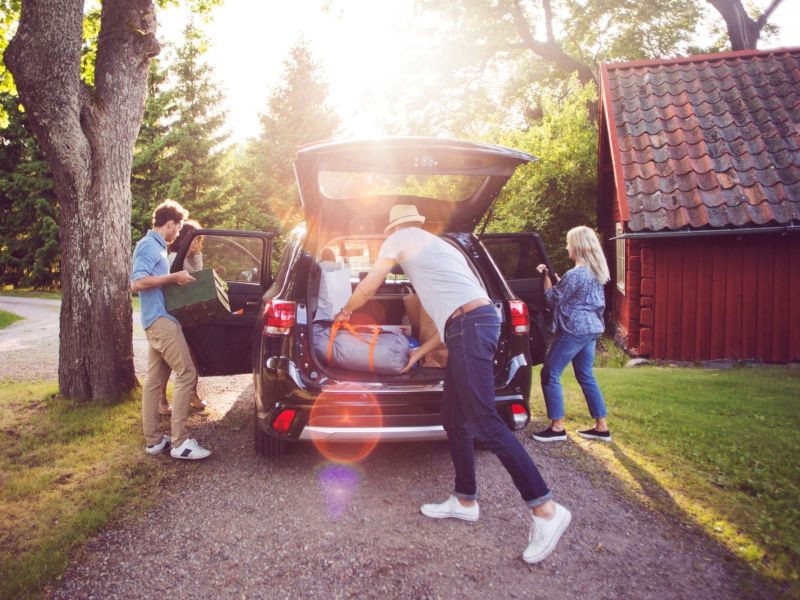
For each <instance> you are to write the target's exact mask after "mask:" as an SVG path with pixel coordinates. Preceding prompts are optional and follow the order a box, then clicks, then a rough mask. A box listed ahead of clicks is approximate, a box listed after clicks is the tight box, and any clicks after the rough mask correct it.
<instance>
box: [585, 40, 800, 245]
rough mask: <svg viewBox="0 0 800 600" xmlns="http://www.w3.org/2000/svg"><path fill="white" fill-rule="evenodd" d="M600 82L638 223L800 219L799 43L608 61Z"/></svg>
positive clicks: (618, 171) (621, 187)
mask: <svg viewBox="0 0 800 600" xmlns="http://www.w3.org/2000/svg"><path fill="white" fill-rule="evenodd" d="M601 85H602V98H601V110H602V111H603V116H602V118H603V120H604V121H603V125H602V126H603V127H606V128H607V131H608V139H609V140H610V142H611V156H612V161H613V167H614V179H615V182H616V189H617V201H618V202H619V209H620V213H621V215H622V218H623V220H625V221H628V228H629V230H631V231H646V230H649V231H658V230H661V229H683V228H686V227H691V228H698V227H706V228H707V227H731V226H736V227H740V226H753V225H764V224H783V223H789V222H791V221H793V220H800V48H790V49H778V50H768V51H742V52H727V53H723V54H707V55H703V56H689V57H684V58H677V59H670V60H655V61H637V62H631V63H616V64H605V65H601ZM601 139H602V138H601Z"/></svg>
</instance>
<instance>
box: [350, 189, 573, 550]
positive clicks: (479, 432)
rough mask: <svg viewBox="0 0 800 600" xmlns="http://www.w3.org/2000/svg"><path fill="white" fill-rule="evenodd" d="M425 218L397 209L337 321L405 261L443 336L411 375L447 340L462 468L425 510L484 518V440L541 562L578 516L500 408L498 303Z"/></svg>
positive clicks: (454, 451) (448, 413) (451, 432)
mask: <svg viewBox="0 0 800 600" xmlns="http://www.w3.org/2000/svg"><path fill="white" fill-rule="evenodd" d="M424 222H425V217H424V216H422V215H420V214H419V212H418V211H417V207H416V206H414V205H411V204H398V205H396V206H393V207H392V209H391V211H390V213H389V224H388V225H387V226H386V229H385V230H384V231H385V233H386V234H388V237H387V238H386V240H385V241H384V243H383V245H382V246H381V249H380V252H379V253H378V260H377V261H376V262H375V265H374V266H373V267H372V270H371V271H370V272H369V274H368V275H367V276H366V277H365V278H364V279H363V281H361V283H359V285H358V287H356V289H355V291H354V292H353V295H352V296H350V299H349V300H348V301H347V303H346V304H345V305H344V307H343V308H342V310H341V312H339V313H338V314H337V315H336V316H335V317H334V319H335V320H336V321H346V320H348V319H349V318H350V316H351V315H352V314H353V311H354V310H356V309H358V308H360V307H361V306H363V305H364V304H365V303H366V301H367V300H369V298H371V297H372V295H373V294H374V293H375V291H376V290H377V289H378V288H379V287H380V285H381V284H382V283H383V282H384V281H385V279H386V275H387V274H388V273H389V272H390V271H391V270H392V268H393V267H394V265H395V264H398V263H399V264H400V267H401V268H402V269H403V272H404V273H405V274H406V276H407V277H408V278H409V280H410V281H411V283H412V285H413V286H414V288H415V289H416V291H417V294H418V295H419V299H420V302H421V304H422V306H423V308H424V309H425V311H426V312H427V313H428V314H429V315H430V316H431V318H432V319H433V322H434V323H435V325H436V329H437V335H434V336H432V337H431V339H429V340H426V341H425V343H423V344H422V346H420V347H419V348H417V349H416V350H414V351H412V352H411V355H410V357H409V360H408V364H407V365H406V367H405V369H404V372H405V371H408V369H410V368H411V367H412V366H413V365H414V364H415V363H416V362H417V361H418V360H420V359H421V358H422V357H423V356H425V354H427V353H428V352H430V351H431V350H432V349H433V348H435V347H437V346H438V345H439V344H440V343H441V342H440V340H441V339H444V340H445V343H446V344H447V349H448V359H447V367H446V373H445V380H444V398H443V401H442V421H443V423H444V427H445V430H446V431H447V439H448V441H449V443H450V452H451V455H452V459H453V466H454V468H455V488H454V491H453V493H452V494H451V496H450V497H449V498H448V499H447V500H446V501H444V502H442V503H441V504H424V505H423V506H422V507H421V511H422V514H424V515H425V516H427V517H432V518H434V519H444V518H455V519H462V520H465V521H477V520H478V517H479V514H480V513H479V508H478V502H477V483H476V480H475V453H474V441H473V440H474V439H477V440H479V441H480V442H481V443H482V444H483V445H485V446H486V447H487V448H488V449H489V450H491V451H492V452H494V453H495V455H497V457H498V458H499V459H500V461H501V462H502V463H503V466H504V467H505V468H506V470H507V471H508V473H509V474H510V475H511V478H512V479H513V481H514V485H516V486H517V489H518V490H519V492H520V494H521V495H522V499H523V500H524V501H525V503H526V504H527V505H528V506H529V507H530V509H531V521H532V524H531V528H530V533H529V536H528V546H527V548H526V549H525V551H524V553H523V555H522V556H523V559H524V560H525V561H527V562H529V563H536V562H539V561H541V560H544V559H545V558H546V557H547V556H548V555H549V554H550V553H551V552H552V551H553V550H554V549H555V547H556V544H557V543H558V540H559V539H560V538H561V535H562V533H563V532H564V530H565V529H566V528H567V526H568V525H569V522H570V519H571V514H570V512H569V511H568V510H567V509H566V508H564V507H563V506H561V505H560V504H557V503H556V502H554V501H553V494H552V493H551V492H550V490H549V489H548V487H547V484H546V483H545V482H544V479H542V476H541V474H540V473H539V470H538V469H537V468H536V465H535V464H534V463H533V461H532V460H531V458H530V456H529V455H528V453H527V452H526V451H525V449H524V448H523V447H522V445H521V444H520V443H519V441H518V440H517V438H516V437H514V434H513V433H511V431H510V430H509V429H508V426H507V425H506V424H505V423H504V422H503V420H502V419H501V418H500V415H499V414H498V413H497V408H496V407H495V399H494V373H493V359H494V354H495V351H496V350H497V340H498V337H499V335H500V319H499V317H498V315H497V311H496V310H495V308H494V306H493V305H492V301H491V300H490V299H489V298H488V297H487V294H486V291H485V290H484V288H483V286H482V285H481V283H480V282H479V281H478V279H477V277H476V276H475V274H474V273H473V272H472V270H471V269H470V268H469V265H468V264H467V261H466V258H465V257H464V255H463V254H462V253H461V252H459V251H458V250H457V249H456V248H455V247H453V246H452V245H451V244H448V243H447V242H445V241H444V240H442V239H440V238H439V237H437V236H435V235H433V234H432V233H429V232H427V231H425V230H424V229H422V223H424Z"/></svg>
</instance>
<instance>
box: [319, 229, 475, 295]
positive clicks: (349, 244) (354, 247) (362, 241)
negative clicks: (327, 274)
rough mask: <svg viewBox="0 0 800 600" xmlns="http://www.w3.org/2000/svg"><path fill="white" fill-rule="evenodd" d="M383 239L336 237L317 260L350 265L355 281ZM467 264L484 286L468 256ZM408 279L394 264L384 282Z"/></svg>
mask: <svg viewBox="0 0 800 600" xmlns="http://www.w3.org/2000/svg"><path fill="white" fill-rule="evenodd" d="M385 239H386V237H385V236H383V235H371V236H361V237H357V238H356V237H352V238H350V237H340V238H336V239H333V240H331V241H329V242H328V243H327V244H325V246H324V247H323V248H322V250H321V251H320V253H319V254H318V256H317V260H318V261H320V262H322V261H333V262H338V263H340V264H346V265H348V266H349V267H350V278H351V281H353V282H354V283H356V282H358V281H359V280H361V279H363V278H364V277H366V275H367V273H369V270H370V269H371V268H372V265H373V264H375V261H376V260H378V253H379V252H380V249H381V246H382V245H383V242H384V240H385ZM442 239H444V240H445V241H446V242H447V243H449V244H453V243H452V242H451V241H450V240H448V239H447V238H442ZM453 247H455V248H456V249H458V250H459V251H460V249H459V248H458V246H456V245H455V244H453ZM465 258H466V256H465ZM467 265H468V266H469V268H470V269H472V272H473V273H475V276H476V277H477V278H478V281H480V282H481V285H483V286H484V287H486V284H485V283H484V282H483V278H482V277H481V275H480V274H479V273H478V271H477V270H476V269H475V265H474V264H473V262H472V261H471V260H469V259H468V258H467ZM408 281H409V280H408V277H407V276H406V274H405V273H403V269H402V268H400V265H395V268H394V269H393V270H392V272H390V273H389V274H388V275H387V276H386V280H385V283H387V284H392V283H396V284H398V285H399V284H406V283H408Z"/></svg>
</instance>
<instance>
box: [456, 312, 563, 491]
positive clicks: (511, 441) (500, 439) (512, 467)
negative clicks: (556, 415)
mask: <svg viewBox="0 0 800 600" xmlns="http://www.w3.org/2000/svg"><path fill="white" fill-rule="evenodd" d="M499 335H500V319H499V318H498V316H497V312H496V310H495V308H494V306H491V305H487V306H482V307H480V308H476V309H474V310H472V311H470V312H468V313H466V314H462V315H460V316H457V317H453V318H451V319H450V320H449V321H448V323H447V327H446V331H445V341H446V343H447V349H448V356H447V368H446V371H445V379H444V399H443V401H442V421H443V423H444V428H445V430H446V431H447V439H448V441H449V442H450V453H451V455H452V457H453V467H454V468H455V472H456V481H455V491H454V495H455V496H457V497H459V498H463V499H468V500H469V499H475V498H477V497H478V489H477V483H476V480H475V446H474V440H478V441H479V442H480V443H481V444H483V445H484V446H486V448H488V449H489V450H491V451H492V452H494V454H495V455H497V458H499V459H500V462H501V463H503V466H504V467H505V468H506V471H508V473H509V475H511V479H512V480H513V481H514V485H515V486H517V489H518V490H519V493H520V495H521V496H522V499H523V500H525V502H526V503H527V504H528V505H529V506H531V507H534V506H539V505H540V504H544V503H545V502H547V501H548V500H550V499H551V498H552V494H551V493H550V490H549V489H548V487H547V484H546V483H545V482H544V479H542V476H541V474H540V473H539V470H538V469H537V468H536V465H535V464H534V463H533V461H532V460H531V457H530V456H529V455H528V453H527V452H526V451H525V448H523V447H522V444H520V443H519V440H517V438H516V437H514V434H513V433H512V432H511V430H510V429H509V428H508V425H506V423H505V422H504V421H503V419H501V418H500V415H499V414H498V413H497V407H496V406H495V401H494V366H493V361H494V353H495V351H496V350H497V339H498V337H499Z"/></svg>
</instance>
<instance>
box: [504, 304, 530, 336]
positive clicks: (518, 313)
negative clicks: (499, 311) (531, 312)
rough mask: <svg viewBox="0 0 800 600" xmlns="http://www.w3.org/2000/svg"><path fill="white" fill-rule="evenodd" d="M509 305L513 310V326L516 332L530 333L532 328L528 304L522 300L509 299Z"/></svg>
mask: <svg viewBox="0 0 800 600" xmlns="http://www.w3.org/2000/svg"><path fill="white" fill-rule="evenodd" d="M508 307H509V309H510V310H511V328H512V329H513V330H514V333H528V332H529V331H530V330H531V322H530V319H528V305H527V304H525V303H524V302H523V301H522V300H509V301H508Z"/></svg>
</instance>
